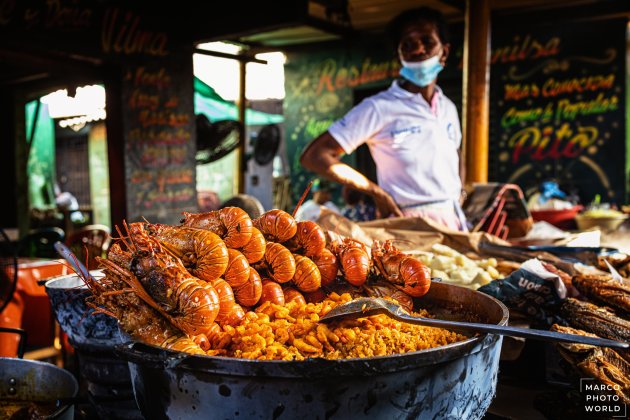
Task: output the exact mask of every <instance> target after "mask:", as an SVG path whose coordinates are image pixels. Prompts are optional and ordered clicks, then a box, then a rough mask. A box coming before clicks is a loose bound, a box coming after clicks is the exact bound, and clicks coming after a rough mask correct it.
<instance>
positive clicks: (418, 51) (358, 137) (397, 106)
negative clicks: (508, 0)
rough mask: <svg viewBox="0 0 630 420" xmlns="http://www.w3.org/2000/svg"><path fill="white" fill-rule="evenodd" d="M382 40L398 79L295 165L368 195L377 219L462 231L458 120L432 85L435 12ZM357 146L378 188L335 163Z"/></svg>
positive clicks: (399, 23)
mask: <svg viewBox="0 0 630 420" xmlns="http://www.w3.org/2000/svg"><path fill="white" fill-rule="evenodd" d="M390 33H391V35H392V38H393V39H394V41H395V44H396V47H397V51H398V55H399V58H400V61H401V63H402V68H401V71H400V75H401V76H402V77H401V79H399V80H396V81H394V82H393V83H392V85H391V87H390V88H389V89H388V90H386V91H383V92H380V93H378V94H376V95H374V96H372V97H369V98H367V99H365V100H364V101H363V102H361V103H360V104H359V105H357V106H356V107H355V108H353V109H352V110H350V112H348V114H346V115H345V116H344V117H343V118H342V119H340V120H339V121H337V122H335V123H334V124H333V125H331V126H330V128H329V129H328V131H327V132H325V133H324V134H322V135H321V136H319V137H318V138H316V139H315V140H313V141H312V142H311V143H310V144H309V145H308V146H307V147H306V149H305V150H304V152H303V153H302V156H301V158H300V162H301V163H302V165H303V166H304V167H305V168H306V169H309V170H311V171H313V172H316V173H318V174H320V175H321V176H323V177H325V178H327V179H330V180H333V181H335V182H338V183H341V184H345V185H348V186H349V187H352V188H355V189H357V190H359V191H362V192H364V193H366V194H369V195H371V196H372V197H373V198H374V201H375V203H376V205H377V208H378V212H379V216H380V217H387V216H424V217H428V218H431V219H433V220H435V221H437V222H439V223H442V224H444V225H445V226H447V227H450V228H452V229H460V230H465V229H466V225H465V220H464V217H463V212H461V208H460V207H459V197H460V194H461V190H462V178H463V177H462V175H461V174H462V172H463V165H461V164H460V161H461V160H460V157H459V154H460V152H459V148H460V146H461V138H462V136H461V129H460V124H459V118H458V115H457V110H456V108H455V105H454V104H453V102H451V101H450V100H449V99H448V98H447V97H446V96H445V95H444V94H443V93H442V91H441V89H440V88H439V87H438V86H437V75H438V73H439V72H440V71H441V70H442V69H443V68H444V65H445V63H446V58H447V57H448V53H449V49H450V44H449V43H448V41H447V25H446V22H445V20H444V18H443V16H442V15H441V14H440V13H439V12H438V11H436V10H433V9H430V8H426V7H422V8H418V9H413V10H409V11H406V12H403V13H402V14H401V15H399V16H398V17H397V18H395V19H394V20H393V21H392V23H391V24H390ZM363 143H367V144H368V147H369V148H370V152H371V154H372V157H373V158H374V161H375V163H376V170H377V178H378V185H376V184H374V183H373V182H371V181H370V180H368V179H367V178H366V177H365V176H364V175H362V174H361V173H359V172H358V171H356V170H355V169H353V168H352V167H350V166H348V165H346V164H344V163H343V162H341V159H340V158H341V155H343V154H344V153H352V152H353V151H354V150H355V149H356V148H357V147H358V146H360V145H361V144H363Z"/></svg>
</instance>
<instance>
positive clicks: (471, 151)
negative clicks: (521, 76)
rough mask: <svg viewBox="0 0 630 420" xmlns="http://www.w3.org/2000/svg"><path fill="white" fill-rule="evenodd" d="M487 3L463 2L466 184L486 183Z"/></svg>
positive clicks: (487, 124) (488, 76) (488, 73)
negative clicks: (464, 4)
mask: <svg viewBox="0 0 630 420" xmlns="http://www.w3.org/2000/svg"><path fill="white" fill-rule="evenodd" d="M489 2H490V1H489V0H466V28H465V39H464V87H463V92H464V104H463V105H464V118H463V128H464V130H463V132H464V157H463V159H464V160H465V162H466V183H467V184H471V183H473V182H482V183H483V182H488V152H489V148H488V142H489V140H488V132H489V128H488V127H489V124H490V121H489V106H490V103H489V96H490V5H489Z"/></svg>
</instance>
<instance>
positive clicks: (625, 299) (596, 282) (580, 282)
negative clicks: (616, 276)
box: [573, 275, 630, 317]
mask: <svg viewBox="0 0 630 420" xmlns="http://www.w3.org/2000/svg"><path fill="white" fill-rule="evenodd" d="M573 285H574V286H575V288H576V289H578V290H579V292H580V293H581V294H583V295H584V296H586V297H587V298H589V299H592V300H594V301H597V302H599V303H602V304H604V305H608V306H611V307H613V308H615V309H618V310H620V311H621V315H622V316H624V317H627V316H628V314H630V285H628V284H627V283H619V282H618V281H616V280H613V278H612V277H611V276H609V275H578V276H575V277H574V278H573Z"/></svg>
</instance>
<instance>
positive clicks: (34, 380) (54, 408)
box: [0, 357, 79, 420]
mask: <svg viewBox="0 0 630 420" xmlns="http://www.w3.org/2000/svg"><path fill="white" fill-rule="evenodd" d="M78 391H79V385H78V383H77V380H76V379H75V378H74V376H72V374H71V373H70V372H68V371H65V370H63V369H60V368H58V367H57V366H54V365H52V364H50V363H44V362H38V361H35V360H24V359H15V358H8V357H0V401H2V405H1V406H0V418H4V416H5V415H10V414H11V413H12V412H13V410H14V409H15V408H16V407H17V406H20V407H23V408H22V409H23V410H25V409H26V405H27V404H35V402H37V404H36V405H32V406H31V409H37V410H38V411H37V412H39V413H42V414H48V415H50V417H47V418H51V419H62V420H72V419H73V418H74V405H73V403H72V399H73V398H75V397H76V396H77V393H78ZM24 418H27V417H24Z"/></svg>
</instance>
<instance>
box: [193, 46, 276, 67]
mask: <svg viewBox="0 0 630 420" xmlns="http://www.w3.org/2000/svg"><path fill="white" fill-rule="evenodd" d="M193 52H194V53H195V54H203V55H210V56H212V57H221V58H228V59H230V60H237V61H240V62H242V63H259V64H267V61H266V60H259V59H258V58H256V57H252V56H250V55H245V54H229V53H224V52H221V51H210V50H204V49H202V48H195V49H193Z"/></svg>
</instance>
